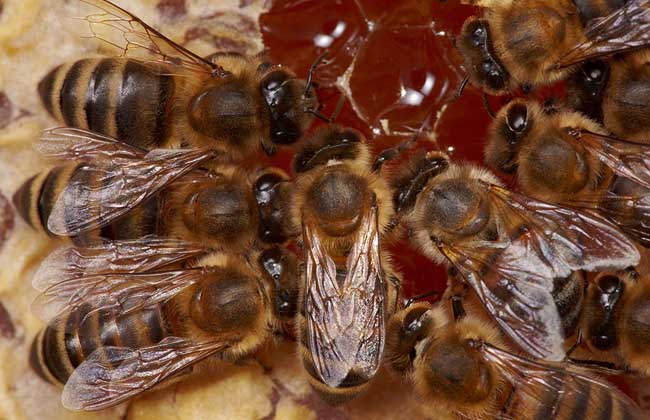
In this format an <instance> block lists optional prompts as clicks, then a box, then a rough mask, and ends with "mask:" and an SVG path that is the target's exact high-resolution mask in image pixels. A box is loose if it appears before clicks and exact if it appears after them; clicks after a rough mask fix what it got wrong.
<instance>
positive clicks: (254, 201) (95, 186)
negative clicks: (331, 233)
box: [13, 128, 288, 250]
mask: <svg viewBox="0 0 650 420" xmlns="http://www.w3.org/2000/svg"><path fill="white" fill-rule="evenodd" d="M40 146H41V150H42V151H44V152H45V153H46V154H47V155H49V156H51V157H56V158H59V159H64V160H68V161H69V160H74V161H73V162H70V163H66V164H63V165H60V166H56V167H54V168H53V169H51V170H49V171H45V172H42V173H40V174H37V175H35V176H33V177H32V178H30V179H29V180H27V181H26V182H25V183H24V184H23V186H22V187H21V188H20V189H18V190H17V191H16V193H15V194H14V197H13V201H14V205H15V207H16V208H17V209H18V211H19V213H20V214H21V215H22V217H23V218H24V219H25V221H27V223H28V224H30V225H31V226H32V227H34V228H37V229H39V230H43V231H45V232H47V233H48V234H49V235H62V236H72V237H73V240H74V242H75V243H77V244H79V245H83V244H88V243H92V242H96V241H98V240H101V239H109V240H115V239H135V238H140V237H142V236H146V235H157V236H169V237H177V238H183V239H188V240H189V239H191V240H193V241H197V242H202V243H205V244H206V245H207V246H212V247H218V246H223V245H224V244H227V245H228V247H229V249H231V250H233V249H234V250H238V249H243V248H245V247H247V246H249V245H250V244H252V243H253V242H254V241H255V240H257V239H260V240H261V241H262V242H267V243H274V242H277V243H282V242H285V241H286V240H287V236H286V232H285V228H284V225H285V223H284V222H283V215H282V214H281V213H279V211H280V210H279V209H280V207H281V206H283V205H284V204H282V202H284V201H285V200H286V197H287V196H288V176H287V175H286V174H284V173H283V172H282V171H281V170H279V169H264V170H261V169H260V170H258V171H241V170H238V169H237V168H236V167H234V166H232V165H218V166H217V168H216V169H215V170H206V169H202V168H201V165H209V164H210V163H211V162H210V159H211V158H213V157H214V156H215V154H214V153H213V152H211V151H208V150H206V149H183V150H161V149H157V150H154V151H151V152H149V153H147V152H146V151H143V150H141V149H137V148H135V147H131V146H128V145H127V144H125V143H122V142H119V141H117V140H115V139H112V138H109V137H106V136H103V135H100V134H97V133H92V132H87V131H83V130H79V129H74V128H60V129H53V130H49V131H47V132H46V133H45V134H44V135H43V138H42V142H41V144H40Z"/></svg>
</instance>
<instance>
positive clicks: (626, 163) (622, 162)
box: [568, 129, 650, 189]
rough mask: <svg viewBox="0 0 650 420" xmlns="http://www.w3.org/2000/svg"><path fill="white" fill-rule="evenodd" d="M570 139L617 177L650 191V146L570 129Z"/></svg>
mask: <svg viewBox="0 0 650 420" xmlns="http://www.w3.org/2000/svg"><path fill="white" fill-rule="evenodd" d="M568 132H569V137H570V138H571V139H573V140H575V141H576V142H578V143H579V144H581V145H582V146H584V147H585V148H587V150H589V152H591V153H593V154H594V155H595V156H597V157H598V159H599V160H600V161H601V162H603V163H604V164H605V165H607V166H608V167H609V168H610V169H611V170H612V171H614V173H616V175H618V176H621V177H624V178H627V179H629V180H631V181H634V182H636V183H637V184H639V185H641V186H643V187H645V188H648V189H650V145H648V144H643V143H636V142H632V141H628V140H622V139H617V138H615V137H611V136H607V135H603V134H597V133H592V132H589V131H585V130H574V129H568Z"/></svg>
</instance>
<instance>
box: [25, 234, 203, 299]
mask: <svg viewBox="0 0 650 420" xmlns="http://www.w3.org/2000/svg"><path fill="white" fill-rule="evenodd" d="M205 252H206V250H205V248H203V247H201V246H200V245H197V244H192V243H189V242H185V241H182V240H176V239H168V238H157V237H153V236H146V237H143V238H138V239H132V240H124V241H108V242H105V243H101V244H97V245H93V246H90V247H76V246H63V247H60V248H57V249H55V250H54V251H53V252H52V253H51V254H50V255H48V256H47V257H46V258H45V260H44V261H43V262H42V263H41V265H40V267H39V268H38V270H37V271H36V273H35V274H34V277H33V279H32V286H33V287H34V289H36V290H38V291H39V292H43V291H45V290H46V289H48V288H50V287H51V286H53V285H55V284H57V283H59V282H61V281H62V280H63V279H71V278H79V277H83V276H88V275H94V274H106V273H145V272H150V271H155V270H158V269H160V268H164V267H165V266H168V265H170V264H174V263H177V262H180V261H185V260H187V259H190V258H193V257H197V256H199V255H201V254H203V253H205Z"/></svg>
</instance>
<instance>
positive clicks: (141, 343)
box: [30, 305, 170, 384]
mask: <svg viewBox="0 0 650 420" xmlns="http://www.w3.org/2000/svg"><path fill="white" fill-rule="evenodd" d="M169 335H170V333H169V330H168V327H167V326H166V322H165V313H164V309H163V307H160V306H156V307H153V308H151V307H150V308H147V309H143V310H139V311H135V312H133V313H131V314H128V315H126V316H125V315H120V314H119V312H118V311H107V310H104V311H94V312H92V311H91V308H90V306H89V305H85V306H81V307H80V308H78V309H77V310H75V311H72V312H71V313H70V314H68V315H66V316H65V317H62V318H60V319H57V320H56V321H55V322H54V323H53V324H51V325H50V326H48V327H46V328H44V329H43V330H41V332H40V333H39V334H38V335H37V336H36V337H35V338H34V341H33V342H32V348H31V352H30V365H31V366H32V368H33V369H34V371H36V373H37V374H38V375H39V376H40V377H42V378H43V379H45V380H47V381H49V382H52V383H57V382H58V383H61V384H64V383H65V382H66V381H67V380H68V378H69V377H70V375H71V374H72V372H73V371H74V369H75V368H76V367H77V366H79V365H80V364H81V363H82V362H83V361H84V360H85V359H86V358H88V357H89V356H90V355H91V354H92V353H93V352H94V351H96V350H98V349H99V350H98V351H101V349H102V348H103V347H106V346H117V347H128V348H133V349H136V348H142V347H147V346H151V345H154V344H156V343H158V342H159V341H160V340H162V339H163V338H165V337H166V336H169Z"/></svg>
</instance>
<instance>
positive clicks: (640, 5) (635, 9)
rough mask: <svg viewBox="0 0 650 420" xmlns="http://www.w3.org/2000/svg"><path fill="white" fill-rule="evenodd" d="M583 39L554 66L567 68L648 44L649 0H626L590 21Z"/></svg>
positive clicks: (649, 37) (649, 31)
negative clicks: (621, 4)
mask: <svg viewBox="0 0 650 420" xmlns="http://www.w3.org/2000/svg"><path fill="white" fill-rule="evenodd" d="M585 37H586V41H584V42H582V43H581V44H578V45H577V46H575V47H574V48H573V49H571V50H569V51H568V52H567V53H566V54H564V55H563V56H562V57H561V58H560V60H559V61H558V62H557V63H556V68H565V67H569V66H572V65H575V64H578V63H581V62H583V61H587V60H592V59H595V58H598V57H602V56H608V55H612V54H617V53H621V52H625V51H628V50H632V49H637V48H642V47H645V46H648V45H649V44H650V1H648V0H629V1H628V2H627V4H625V5H624V6H623V7H621V8H620V9H618V10H617V11H615V12H613V13H611V14H610V15H608V16H605V17H602V18H598V19H594V20H592V21H591V22H590V23H589V24H588V25H587V27H586V28H585Z"/></svg>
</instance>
